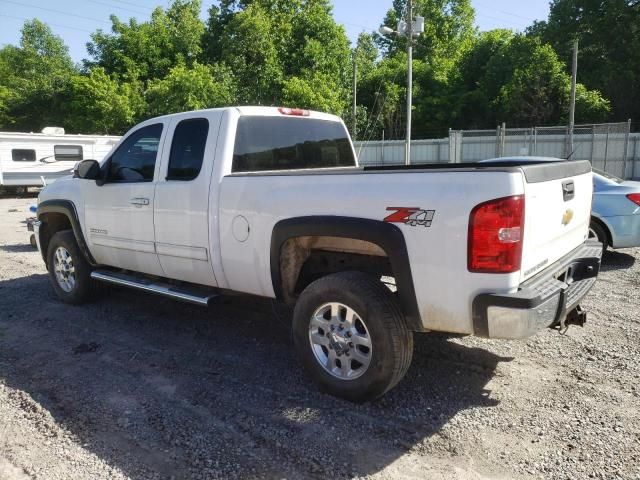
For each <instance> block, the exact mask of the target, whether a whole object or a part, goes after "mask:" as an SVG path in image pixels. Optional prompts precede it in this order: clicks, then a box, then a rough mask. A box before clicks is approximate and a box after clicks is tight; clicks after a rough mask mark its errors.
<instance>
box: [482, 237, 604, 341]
mask: <svg viewBox="0 0 640 480" xmlns="http://www.w3.org/2000/svg"><path fill="white" fill-rule="evenodd" d="M601 252H602V244H600V243H599V242H597V241H594V240H588V241H586V242H585V243H583V244H582V245H581V246H580V247H578V248H576V249H575V250H573V251H571V252H570V253H568V254H567V255H565V256H564V257H563V258H561V259H560V260H558V261H557V262H555V263H554V264H553V265H551V266H549V267H547V268H546V269H545V270H544V271H542V272H540V273H539V274H538V275H536V276H535V277H533V278H531V279H529V280H527V281H526V282H525V283H523V284H522V285H520V288H519V290H518V291H517V292H515V293H508V294H492V293H484V294H481V295H478V296H477V297H476V298H475V299H474V301H473V330H474V334H475V335H477V336H481V337H488V338H525V337H529V336H531V335H533V334H534V333H536V332H538V331H540V330H542V329H543V328H546V327H553V326H555V325H559V324H561V323H562V322H563V321H564V320H565V319H566V318H567V315H568V314H570V313H571V312H572V311H574V310H575V309H576V308H577V307H578V303H579V302H580V300H581V299H582V298H583V297H584V296H585V295H586V294H587V292H588V291H589V290H590V289H591V287H592V286H593V284H594V283H595V281H596V277H597V275H598V272H599V270H600V255H601Z"/></svg>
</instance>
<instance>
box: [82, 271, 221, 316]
mask: <svg viewBox="0 0 640 480" xmlns="http://www.w3.org/2000/svg"><path fill="white" fill-rule="evenodd" d="M91 278H93V279H95V280H99V281H101V282H106V283H111V284H114V285H122V286H124V287H130V288H135V289H138V290H143V291H145V292H149V293H155V294H157V295H162V296H165V297H169V298H173V299H175V300H182V301H183V302H188V303H193V304H196V305H201V306H204V307H206V306H208V305H209V301H210V300H211V299H212V298H215V297H217V296H218V294H217V293H214V292H213V291H212V290H208V289H206V288H199V287H193V286H176V285H171V284H169V283H164V282H161V281H153V280H150V279H148V278H146V277H142V276H136V275H128V274H126V273H120V272H111V271H109V270H94V271H93V272H91Z"/></svg>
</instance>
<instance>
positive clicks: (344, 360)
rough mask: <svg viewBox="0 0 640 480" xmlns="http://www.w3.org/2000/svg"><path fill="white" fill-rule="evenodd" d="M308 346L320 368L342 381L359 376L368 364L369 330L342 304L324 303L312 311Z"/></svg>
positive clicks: (370, 353)
mask: <svg viewBox="0 0 640 480" xmlns="http://www.w3.org/2000/svg"><path fill="white" fill-rule="evenodd" d="M309 343H310V344H311V349H312V350H313V354H314V355H315V358H316V360H317V361H318V363H319V364H320V365H321V366H322V368H324V370H325V371H327V372H328V373H330V374H331V375H333V376H334V377H336V378H339V379H341V380H354V379H356V378H358V377H360V376H362V375H363V374H364V373H365V372H366V371H367V369H368V368H369V365H370V364H371V356H372V353H373V347H372V342H371V336H370V335H369V330H368V329H367V326H366V324H365V323H364V321H363V320H362V318H361V317H360V315H358V314H357V313H356V312H355V311H354V310H353V309H352V308H350V307H348V306H347V305H344V304H342V303H337V302H331V303H325V304H324V305H322V306H321V307H320V308H318V309H317V310H316V311H315V312H314V314H313V315H312V317H311V321H310V322H309Z"/></svg>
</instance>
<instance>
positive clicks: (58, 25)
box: [0, 13, 93, 45]
mask: <svg viewBox="0 0 640 480" xmlns="http://www.w3.org/2000/svg"><path fill="white" fill-rule="evenodd" d="M0 17H6V18H13V19H14V20H21V21H23V22H28V21H29V20H31V19H30V18H24V17H15V16H13V15H5V14H4V13H0ZM46 23H47V25H50V26H52V27H58V28H68V29H70V30H78V31H79V32H85V33H93V32H92V31H91V30H85V29H84V28H78V27H71V26H69V25H60V24H57V23H50V22H46ZM5 45H9V44H5Z"/></svg>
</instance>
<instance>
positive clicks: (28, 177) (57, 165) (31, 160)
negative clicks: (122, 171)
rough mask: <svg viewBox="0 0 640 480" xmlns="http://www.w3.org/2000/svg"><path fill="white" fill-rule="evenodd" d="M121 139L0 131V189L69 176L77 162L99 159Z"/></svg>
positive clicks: (51, 130) (53, 129)
mask: <svg viewBox="0 0 640 480" xmlns="http://www.w3.org/2000/svg"><path fill="white" fill-rule="evenodd" d="M118 140H120V137H115V136H108V135H67V134H65V133H64V129H62V128H56V127H47V128H44V129H42V133H18V132H0V187H4V188H5V189H10V188H17V189H23V188H25V187H36V186H37V187H41V186H44V185H46V184H48V183H51V182H54V181H55V180H57V179H58V178H60V177H64V176H66V175H69V174H71V172H72V170H73V167H74V166H75V164H76V162H78V161H80V160H85V159H87V158H93V159H95V160H98V161H100V160H102V159H103V158H104V157H105V155H107V153H109V151H110V150H111V148H112V147H113V146H114V145H115V144H116V143H117V142H118Z"/></svg>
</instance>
